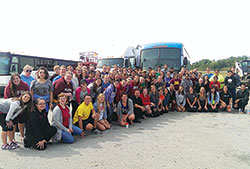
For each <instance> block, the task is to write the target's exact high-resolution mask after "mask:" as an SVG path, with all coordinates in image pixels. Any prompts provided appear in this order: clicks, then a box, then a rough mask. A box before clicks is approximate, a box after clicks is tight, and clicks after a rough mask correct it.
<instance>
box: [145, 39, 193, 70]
mask: <svg viewBox="0 0 250 169" xmlns="http://www.w3.org/2000/svg"><path fill="white" fill-rule="evenodd" d="M188 58H189V55H188V53H187V50H186V49H185V48H184V46H183V44H182V43H174V42H159V43H150V44H145V45H143V47H142V50H141V53H140V66H141V67H142V69H145V70H147V69H148V68H149V67H151V68H152V69H156V68H157V67H158V66H161V67H162V66H164V64H168V67H169V68H170V67H173V68H174V69H175V70H176V71H179V70H180V69H181V67H182V66H185V67H186V66H187V65H188V63H189V61H188Z"/></svg>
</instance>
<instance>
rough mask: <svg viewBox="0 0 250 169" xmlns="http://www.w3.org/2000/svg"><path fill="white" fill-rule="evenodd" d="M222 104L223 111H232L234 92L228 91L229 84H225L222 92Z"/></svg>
mask: <svg viewBox="0 0 250 169" xmlns="http://www.w3.org/2000/svg"><path fill="white" fill-rule="evenodd" d="M220 106H221V110H222V111H227V112H231V111H232V109H231V107H232V94H231V92H230V91H228V87H227V85H225V86H223V88H222V90H221V92H220Z"/></svg>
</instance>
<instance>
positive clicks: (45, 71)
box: [36, 66, 49, 80]
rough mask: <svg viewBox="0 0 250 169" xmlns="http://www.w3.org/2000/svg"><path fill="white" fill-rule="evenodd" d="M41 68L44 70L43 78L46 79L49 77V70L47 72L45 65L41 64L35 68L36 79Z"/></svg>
mask: <svg viewBox="0 0 250 169" xmlns="http://www.w3.org/2000/svg"><path fill="white" fill-rule="evenodd" d="M41 70H43V71H44V73H45V77H44V79H46V80H47V79H48V78H49V72H48V70H47V69H46V67H43V66H41V67H39V69H38V70H37V72H36V75H37V78H38V79H39V78H40V76H39V72H40V71H41Z"/></svg>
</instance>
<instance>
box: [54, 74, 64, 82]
mask: <svg viewBox="0 0 250 169" xmlns="http://www.w3.org/2000/svg"><path fill="white" fill-rule="evenodd" d="M61 77H62V76H61V75H58V76H56V77H55V78H54V79H53V82H52V83H54V82H55V81H57V80H58V79H60V78H61Z"/></svg>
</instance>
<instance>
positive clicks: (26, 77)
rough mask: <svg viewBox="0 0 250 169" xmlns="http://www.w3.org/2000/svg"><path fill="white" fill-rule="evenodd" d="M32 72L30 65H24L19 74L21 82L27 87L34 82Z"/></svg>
mask: <svg viewBox="0 0 250 169" xmlns="http://www.w3.org/2000/svg"><path fill="white" fill-rule="evenodd" d="M32 71H33V67H31V66H30V65H25V66H24V67H23V73H22V74H21V76H20V77H21V80H22V81H24V82H26V83H27V84H28V85H29V87H30V83H31V82H32V81H33V80H34V78H33V77H32V76H31V73H32Z"/></svg>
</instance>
